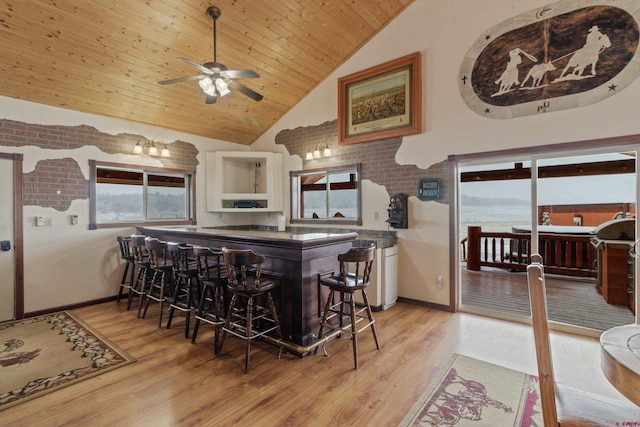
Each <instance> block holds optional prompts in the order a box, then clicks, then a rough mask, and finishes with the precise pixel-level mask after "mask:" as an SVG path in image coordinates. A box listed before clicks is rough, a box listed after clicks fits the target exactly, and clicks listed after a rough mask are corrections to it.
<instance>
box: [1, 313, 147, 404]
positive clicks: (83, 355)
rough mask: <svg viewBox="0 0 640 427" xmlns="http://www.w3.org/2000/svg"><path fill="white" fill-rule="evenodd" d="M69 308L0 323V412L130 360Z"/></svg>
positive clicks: (122, 364)
mask: <svg viewBox="0 0 640 427" xmlns="http://www.w3.org/2000/svg"><path fill="white" fill-rule="evenodd" d="M134 361H135V359H133V358H132V357H131V356H129V355H128V354H127V353H125V352H124V351H122V350H120V349H118V348H117V347H116V346H115V345H113V344H112V343H110V342H109V341H108V340H107V339H105V338H104V337H103V336H101V335H100V334H99V333H98V332H96V331H95V330H93V329H92V328H91V327H89V326H88V325H87V324H85V323H84V322H82V321H81V320H80V319H78V318H76V317H74V316H73V315H72V314H71V313H69V312H60V313H54V314H49V315H45V316H39V317H32V318H28V319H23V320H17V321H11V322H6V323H1V324H0V411H1V410H3V409H7V408H9V407H11V406H14V405H16V404H18V403H22V402H24V401H26V400H29V399H33V398H35V397H38V396H41V395H43V394H45V393H49V392H51V391H54V390H57V389H60V388H62V387H66V386H68V385H71V384H74V383H76V382H79V381H82V380H85V379H87V378H91V377H93V376H96V375H99V374H103V373H105V372H108V371H110V370H113V369H115V368H119V367H121V366H125V365H127V364H129V363H132V362H134Z"/></svg>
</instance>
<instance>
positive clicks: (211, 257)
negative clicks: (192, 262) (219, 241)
mask: <svg viewBox="0 0 640 427" xmlns="http://www.w3.org/2000/svg"><path fill="white" fill-rule="evenodd" d="M193 253H194V255H195V256H196V261H197V268H198V276H199V277H200V279H201V280H209V281H211V280H216V279H222V278H224V277H226V271H225V270H226V268H225V265H224V262H223V254H222V250H220V249H214V248H208V247H206V246H195V247H194V248H193Z"/></svg>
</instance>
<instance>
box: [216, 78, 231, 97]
mask: <svg viewBox="0 0 640 427" xmlns="http://www.w3.org/2000/svg"><path fill="white" fill-rule="evenodd" d="M216 88H218V92H220V96H225V95H228V94H230V93H231V91H230V90H229V85H228V84H227V82H225V81H224V79H216Z"/></svg>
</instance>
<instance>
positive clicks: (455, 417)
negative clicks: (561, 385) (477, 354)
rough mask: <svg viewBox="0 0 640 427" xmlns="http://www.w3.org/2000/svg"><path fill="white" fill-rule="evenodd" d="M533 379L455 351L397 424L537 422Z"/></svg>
mask: <svg viewBox="0 0 640 427" xmlns="http://www.w3.org/2000/svg"><path fill="white" fill-rule="evenodd" d="M539 394H540V393H539V387H538V377H536V376H533V375H528V374H525V373H522V372H518V371H514V370H512V369H507V368H503V367H501V366H497V365H493V364H491V363H487V362H483V361H481V360H477V359H472V358H470V357H466V356H462V355H459V354H456V355H455V356H454V357H453V358H452V360H451V361H450V363H449V365H448V366H447V367H446V368H445V369H444V370H443V372H442V374H441V376H440V378H439V379H438V381H437V382H436V383H435V384H432V385H431V386H430V387H429V389H428V390H426V391H425V392H424V393H423V395H422V396H421V397H420V399H419V400H418V402H417V403H416V404H415V405H414V407H413V409H412V410H411V411H410V412H409V413H408V414H407V416H406V417H405V418H404V420H402V423H401V424H400V425H401V426H456V427H462V426H476V427H478V426H501V427H507V426H514V427H533V426H542V425H543V423H542V407H541V406H540V397H539Z"/></svg>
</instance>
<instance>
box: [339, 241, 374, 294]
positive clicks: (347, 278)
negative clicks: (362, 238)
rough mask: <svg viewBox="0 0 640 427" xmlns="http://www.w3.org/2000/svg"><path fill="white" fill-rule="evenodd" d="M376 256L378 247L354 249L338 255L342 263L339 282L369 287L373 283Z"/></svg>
mask: <svg viewBox="0 0 640 427" xmlns="http://www.w3.org/2000/svg"><path fill="white" fill-rule="evenodd" d="M375 256H376V247H375V246H367V247H364V248H352V249H349V251H348V252H345V253H343V254H340V255H338V261H339V262H340V276H339V279H338V280H339V281H340V282H341V283H344V284H347V283H349V282H352V283H349V285H350V286H368V285H369V283H370V281H371V268H372V267H373V260H374V259H375Z"/></svg>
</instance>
